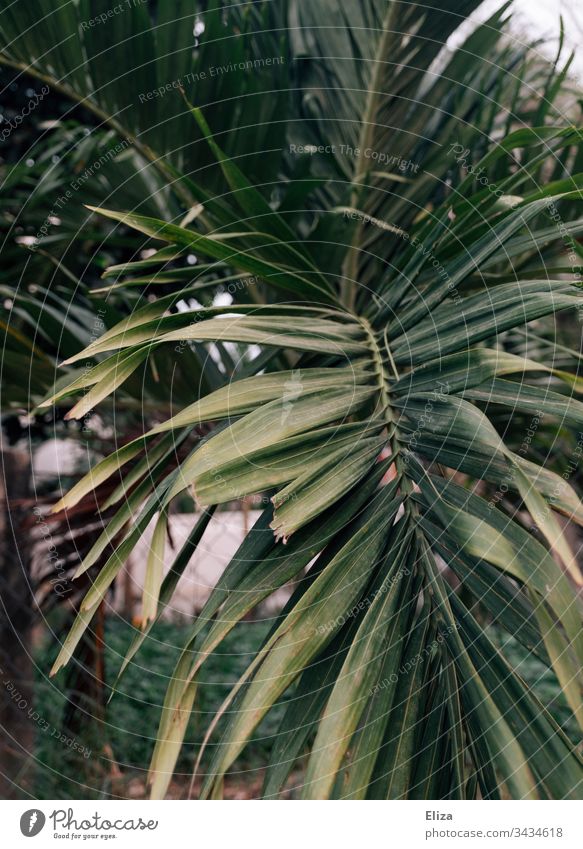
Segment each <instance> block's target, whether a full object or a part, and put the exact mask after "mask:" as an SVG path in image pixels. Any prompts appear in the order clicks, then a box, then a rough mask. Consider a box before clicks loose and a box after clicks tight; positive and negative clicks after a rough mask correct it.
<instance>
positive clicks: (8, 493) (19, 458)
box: [0, 447, 35, 799]
mask: <svg viewBox="0 0 583 849" xmlns="http://www.w3.org/2000/svg"><path fill="white" fill-rule="evenodd" d="M0 458H1V460H2V469H1V471H0V797H2V798H4V799H14V798H19V797H21V796H22V795H23V793H22V792H21V791H22V789H24V788H26V786H27V783H28V782H29V781H30V775H27V774H25V773H26V772H27V770H25V769H24V768H25V767H27V766H28V765H29V759H30V754H31V752H32V747H33V743H34V737H35V724H34V721H33V720H32V719H31V718H30V716H29V711H30V712H32V708H33V704H32V702H33V687H32V678H33V666H32V660H31V656H30V630H31V625H32V615H33V607H32V602H33V599H32V590H31V582H30V545H29V536H30V534H25V533H23V531H22V529H21V525H22V520H23V518H24V510H23V508H22V506H19V500H20V499H24V498H26V497H27V495H28V493H29V485H30V455H29V454H28V453H26V452H25V451H18V450H15V449H10V448H4V447H1V450H0Z"/></svg>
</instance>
